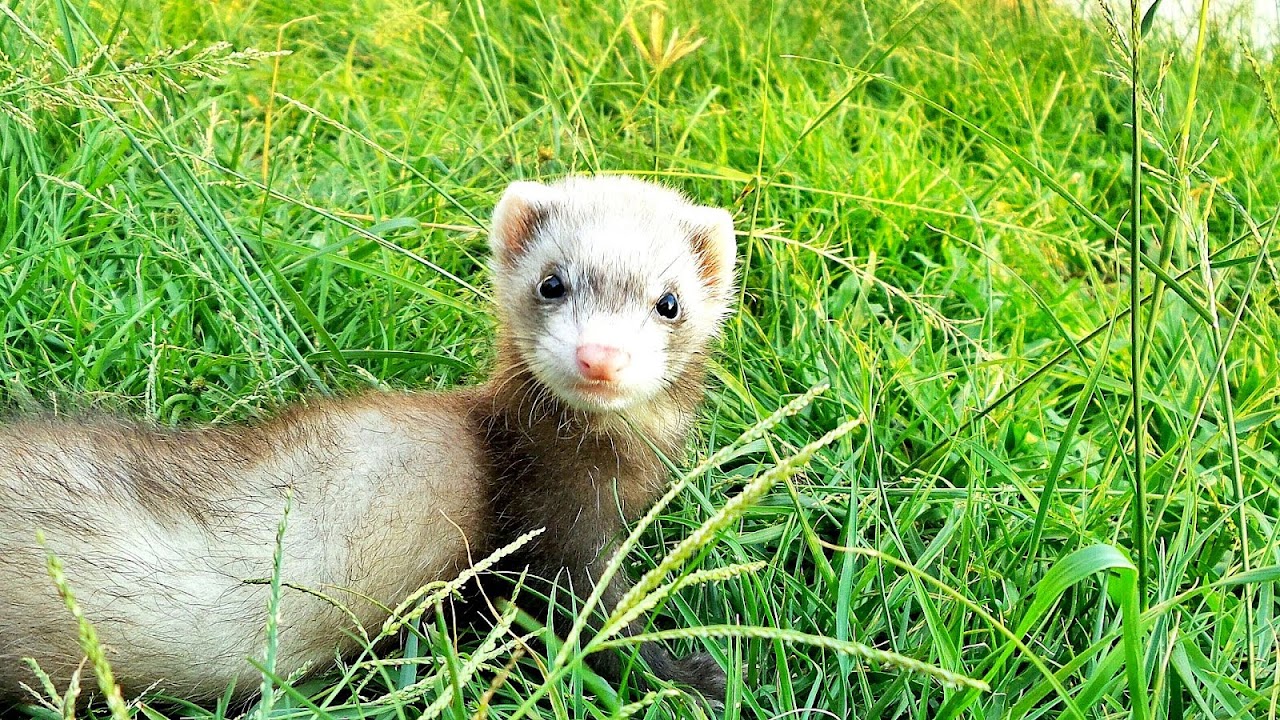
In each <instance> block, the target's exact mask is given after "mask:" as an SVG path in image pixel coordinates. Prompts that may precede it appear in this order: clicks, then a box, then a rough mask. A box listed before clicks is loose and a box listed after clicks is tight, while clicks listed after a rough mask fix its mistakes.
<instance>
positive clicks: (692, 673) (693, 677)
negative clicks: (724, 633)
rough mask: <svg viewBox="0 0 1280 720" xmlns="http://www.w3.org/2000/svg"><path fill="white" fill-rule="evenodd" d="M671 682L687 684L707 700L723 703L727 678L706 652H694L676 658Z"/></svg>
mask: <svg viewBox="0 0 1280 720" xmlns="http://www.w3.org/2000/svg"><path fill="white" fill-rule="evenodd" d="M668 679H669V680H671V681H672V682H675V683H679V684H681V685H688V686H689V687H691V688H693V689H694V690H696V691H697V692H698V694H700V695H702V697H704V698H706V699H707V700H709V701H711V702H713V703H715V704H717V705H721V706H723V705H724V697H725V689H726V687H727V686H728V684H729V678H728V676H727V675H725V672H724V669H723V668H721V667H720V663H718V662H716V660H715V658H713V657H711V655H710V654H708V653H694V654H692V655H686V656H685V657H682V658H680V659H679V660H676V661H675V663H674V667H673V669H672V673H671V677H670V678H668Z"/></svg>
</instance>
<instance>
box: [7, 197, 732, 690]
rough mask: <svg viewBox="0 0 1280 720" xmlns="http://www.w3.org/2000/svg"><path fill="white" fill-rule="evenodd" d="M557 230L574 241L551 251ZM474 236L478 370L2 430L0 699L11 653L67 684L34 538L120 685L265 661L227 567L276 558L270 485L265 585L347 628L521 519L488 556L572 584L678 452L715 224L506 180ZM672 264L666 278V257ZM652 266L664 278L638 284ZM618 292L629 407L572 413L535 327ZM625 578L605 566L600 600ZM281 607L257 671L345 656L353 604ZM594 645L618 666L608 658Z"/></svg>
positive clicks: (728, 265) (599, 307) (327, 610)
mask: <svg viewBox="0 0 1280 720" xmlns="http://www.w3.org/2000/svg"><path fill="white" fill-rule="evenodd" d="M686 216H692V219H691V220H689V221H688V224H683V223H684V221H682V220H680V218H684V217H686ZM596 221H598V222H596ZM602 223H604V224H602ZM609 223H612V224H611V225H610V224H609ZM588 236H589V237H591V238H592V239H591V241H590V243H587V240H586V238H587V237H588ZM570 241H572V242H576V243H578V245H576V247H577V250H576V251H567V250H565V248H572V247H575V246H574V245H573V244H572V243H571V242H570ZM490 243H491V248H492V249H493V252H494V254H495V268H496V270H497V278H496V280H497V282H496V286H497V290H498V293H497V295H498V297H499V313H500V315H501V321H502V327H503V330H502V331H501V334H500V337H499V341H498V363H497V369H496V371H495V373H494V375H493V377H492V379H491V380H490V381H489V382H488V383H486V384H484V385H481V386H479V387H474V388H467V389H463V390H458V391H456V392H453V393H447V394H401V395H393V394H381V393H370V394H366V395H361V396H357V397H354V398H348V399H344V400H333V401H317V402H312V403H309V404H306V405H299V406H297V407H295V408H292V409H290V410H289V411H287V412H286V413H284V414H283V415H281V416H280V417H278V418H276V419H274V420H272V421H269V422H267V423H263V424H259V425H251V426H236V427H221V428H198V429H186V430H169V431H165V430H156V429H152V428H147V427H142V426H138V425H131V424H127V423H122V422H119V421H115V420H94V421H79V422H75V421H67V420H61V419H57V418H33V419H28V420H22V421H18V422H15V423H10V424H7V425H0V557H3V558H4V559H3V562H0V695H3V696H9V697H14V696H16V695H17V694H18V692H19V682H21V681H27V682H30V681H32V680H33V679H34V677H33V676H32V675H31V673H30V672H29V671H28V670H26V669H25V668H24V667H23V666H22V665H21V659H22V658H26V657H31V658H34V659H36V660H37V661H38V662H39V663H40V666H41V667H42V668H43V669H44V670H45V671H46V672H48V673H49V674H50V675H51V677H53V678H54V680H55V682H56V683H58V685H59V686H60V687H65V686H66V685H67V683H68V682H69V681H70V679H71V674H72V672H73V671H74V669H75V667H76V666H77V665H78V663H79V661H80V657H81V652H80V649H79V647H78V644H77V641H76V627H75V623H74V622H73V621H72V619H71V617H70V616H69V614H68V612H67V610H66V609H65V608H64V607H63V604H62V601H61V600H60V598H59V597H58V595H57V593H56V592H55V590H54V588H53V586H52V584H51V583H50V582H48V579H47V577H46V573H45V548H42V547H40V546H39V545H37V543H36V542H35V537H36V534H37V531H41V532H43V533H44V535H45V537H46V539H47V543H46V547H47V549H48V551H51V552H53V553H54V554H56V555H57V556H58V557H59V558H60V559H61V560H62V562H63V563H64V565H65V570H66V576H67V578H68V579H69V581H70V584H71V587H72V589H73V590H74V591H75V593H76V596H77V600H78V602H79V604H80V606H81V607H82V608H83V610H84V614H85V617H86V618H88V619H89V620H90V621H91V622H93V623H94V624H95V626H96V627H97V630H98V632H99V635H100V638H101V640H102V642H103V643H104V645H105V646H106V647H107V649H108V657H109V659H110V660H111V661H112V664H113V669H114V671H115V674H116V678H117V680H118V681H119V682H120V683H121V685H122V686H123V687H124V689H125V690H126V692H129V693H137V692H141V691H144V690H146V689H147V688H150V687H153V686H154V687H157V688H159V689H162V690H164V691H165V692H168V693H171V694H175V695H178V696H182V697H188V698H199V697H212V696H215V695H218V694H220V693H221V692H223V690H224V689H225V687H226V686H227V684H228V683H231V682H235V683H236V684H237V687H238V688H239V690H240V691H241V692H242V693H243V692H244V691H247V690H249V689H250V688H252V687H253V686H254V685H255V684H256V682H257V681H258V679H259V674H258V673H257V671H255V670H254V669H253V668H252V667H251V666H250V664H249V663H248V662H247V661H246V658H249V657H261V651H262V648H263V644H264V637H265V631H264V626H265V620H266V607H267V597H268V595H267V593H268V588H267V587H265V586H264V585H262V584H261V583H247V582H246V581H248V580H261V579H263V578H267V577H270V576H271V574H272V572H273V552H274V549H275V543H276V530H277V527H278V526H279V524H280V522H281V518H282V515H283V511H284V507H285V504H286V498H291V503H292V505H291V508H292V509H291V511H290V513H289V515H288V532H287V533H286V534H285V536H284V542H283V551H284V554H283V561H282V563H281V568H282V579H283V580H284V581H285V582H286V583H288V584H292V585H298V586H302V587H305V588H309V589H311V590H318V591H321V592H323V593H325V594H326V595H328V596H330V597H336V598H337V599H338V600H340V601H342V602H344V603H345V604H346V605H347V606H348V607H349V608H350V610H351V612H352V613H353V614H354V616H355V619H356V620H357V621H358V622H359V623H360V625H361V626H362V627H363V628H364V629H365V630H366V631H370V632H372V631H374V629H375V628H377V626H378V625H380V623H382V621H383V620H384V619H385V617H386V610H385V608H387V607H391V606H395V605H397V604H398V603H399V602H400V601H401V600H402V599H403V598H405V597H406V596H407V595H408V594H409V593H411V592H413V591H414V590H415V589H417V588H419V587H421V586H422V585H424V584H426V583H429V582H431V581H433V580H439V579H445V578H451V577H455V576H456V575H457V573H458V572H459V570H460V569H461V568H462V567H464V566H465V564H466V563H467V562H468V560H469V559H476V558H479V557H483V556H484V555H486V554H488V553H489V552H490V551H492V550H494V549H496V548H498V547H501V546H503V545H505V544H507V543H509V542H510V541H512V540H514V539H515V538H516V537H518V536H520V535H522V534H524V533H526V532H528V531H531V530H535V529H538V528H546V532H544V533H543V534H542V535H540V536H539V537H538V538H536V539H535V540H534V541H533V542H532V543H531V544H530V545H528V546H526V547H525V548H523V549H522V551H521V552H520V554H519V555H517V556H514V557H512V558H509V560H508V562H507V563H506V568H505V569H507V570H515V571H523V570H525V569H528V570H529V571H530V572H531V574H532V575H533V576H534V577H536V578H541V579H543V580H544V581H556V580H561V581H564V582H566V583H567V585H568V587H569V588H570V589H572V590H573V591H574V592H575V593H576V594H578V595H580V596H583V597H585V596H586V595H587V594H588V593H589V592H590V589H591V588H592V586H593V584H594V583H595V578H596V577H598V576H599V572H600V569H601V568H602V566H603V565H604V563H606V562H607V561H608V560H609V559H610V557H611V556H612V554H613V548H614V545H615V542H616V540H617V538H618V536H619V533H620V532H621V531H622V530H623V529H624V528H625V526H626V524H627V522H628V521H630V520H633V519H634V518H635V517H636V516H637V515H639V514H640V513H642V512H643V511H644V510H645V509H647V508H648V507H649V506H650V505H651V504H652V503H653V501H654V499H655V498H656V497H657V496H658V494H659V493H661V491H662V489H663V487H664V486H665V484H666V482H667V472H666V469H665V465H664V463H663V458H664V457H665V458H667V459H671V460H676V459H678V458H679V457H680V456H681V454H682V453H683V451H684V445H685V439H686V435H687V432H688V429H689V424H690V422H691V419H692V417H693V414H694V411H695V409H696V407H697V404H698V402H699V400H700V399H701V395H702V384H703V382H702V381H703V353H704V352H705V351H706V348H707V344H708V343H709V342H710V340H711V338H712V337H713V336H714V334H715V332H716V330H717V329H718V327H719V323H720V319H721V318H722V317H723V314H724V312H726V311H727V303H728V297H729V294H730V289H731V285H732V266H733V249H734V248H733V232H732V218H731V217H730V216H729V215H728V214H727V213H725V212H724V211H722V210H713V209H710V208H699V207H696V206H692V205H689V204H688V203H687V201H685V200H684V199H683V198H682V197H681V196H679V195H677V194H675V193H672V192H671V191H669V190H665V189H662V188H658V187H656V186H652V185H649V184H646V183H641V182H639V181H635V180H629V179H616V178H615V179H570V180H566V181H564V183H563V184H562V185H559V186H555V187H552V188H546V187H542V186H538V185H535V184H532V183H517V184H514V185H513V186H512V189H509V190H508V192H507V193H506V194H505V195H504V198H503V200H502V201H500V202H499V204H498V207H497V208H496V210H495V220H494V227H493V234H492V236H491V238H490ZM584 243H585V244H584ZM638 243H641V244H638ZM637 249H639V250H641V251H642V252H639V253H637V252H634V251H635V250H637ZM552 250H555V251H556V252H555V253H553V252H551V251H552ZM650 250H651V251H653V252H643V251H650ZM539 252H541V253H542V255H538V253H539ZM556 253H559V254H558V255H557V254H556ZM655 253H656V254H662V256H663V257H664V258H666V259H665V260H663V264H664V265H666V267H665V268H664V267H661V266H658V265H656V264H655V263H654V262H653V257H654V256H655ZM543 256H545V259H546V261H548V262H552V263H556V268H555V270H556V271H557V272H561V273H564V275H565V280H566V282H567V283H568V285H569V287H570V290H569V291H568V295H567V296H566V297H565V299H564V300H563V302H542V301H540V300H538V299H536V296H535V295H534V289H535V288H536V287H537V283H538V282H540V281H541V279H542V278H543V277H545V275H544V274H542V273H543V271H544V268H542V267H537V265H538V263H540V262H542V261H543V260H541V259H539V258H540V257H543ZM570 265H573V267H569V266H570ZM695 265H696V266H697V267H698V268H699V270H698V272H694V271H693V268H694V266H695ZM673 268H674V269H675V270H677V271H678V270H685V271H686V272H685V273H683V274H681V273H679V272H675V273H674V274H673V275H670V276H668V275H667V273H668V271H670V270H672V269H673ZM681 278H683V280H681ZM656 280H660V281H662V282H663V283H666V284H667V285H668V286H669V287H665V286H664V287H658V288H656V289H654V288H650V287H649V285H651V284H654V281H656ZM679 283H683V287H676V285H677V284H679ZM655 290H656V292H657V293H658V295H657V296H654V295H653V292H655ZM668 291H675V292H679V293H681V294H682V295H681V302H682V307H683V308H685V309H684V310H683V311H682V312H681V313H680V316H679V317H678V318H676V319H675V320H672V321H671V322H669V323H668V322H666V321H664V320H661V319H656V318H655V316H653V312H652V307H653V305H652V303H653V302H654V301H655V300H656V299H657V297H658V296H661V293H662V292H668ZM636 310H638V311H639V312H638V313H633V315H637V316H638V317H640V318H641V320H639V321H636V320H634V319H633V320H632V322H638V324H637V325H636V326H635V331H636V332H637V333H645V334H646V335H645V337H646V338H647V339H646V342H647V343H649V344H648V345H643V344H642V345H637V346H636V348H637V349H638V350H637V351H638V352H643V353H649V355H648V358H649V359H651V360H652V359H653V358H662V360H661V361H660V362H659V361H652V362H649V363H648V365H647V366H643V367H644V368H646V369H645V372H647V373H648V375H647V376H646V378H647V380H646V382H647V384H642V385H641V386H639V387H642V388H644V390H643V391H640V390H636V389H635V386H631V387H629V388H628V389H627V392H628V393H629V394H628V399H629V401H628V403H627V404H626V405H625V406H624V407H621V408H613V409H598V410H584V409H581V407H583V406H584V405H583V404H582V403H579V404H577V405H574V404H571V403H570V402H569V400H567V399H566V397H567V395H566V392H567V391H566V390H565V388H564V387H559V386H556V387H557V389H556V390H554V391H553V388H552V387H551V386H552V385H555V383H556V382H560V380H557V379H556V378H561V379H563V375H559V376H555V375H554V373H553V377H552V379H551V380H548V379H547V377H548V376H546V375H539V373H545V372H552V371H556V372H560V371H563V366H564V365H565V360H564V358H563V357H561V356H560V355H555V354H552V355H551V356H547V355H546V352H545V351H546V350H547V348H545V347H543V348H542V351H543V354H542V355H539V351H538V341H539V340H541V339H548V338H553V339H554V343H553V344H554V345H555V347H554V348H553V349H554V350H564V349H569V350H570V351H571V350H572V348H573V343H575V342H581V340H579V339H576V338H575V337H571V336H568V335H566V333H569V330H567V329H566V328H568V327H569V326H570V324H571V321H573V322H576V321H577V320H579V319H581V318H583V317H586V316H588V315H590V314H591V313H594V312H602V313H604V314H605V315H604V316H607V314H608V312H610V311H614V312H617V313H618V315H617V317H628V316H627V315H626V313H625V312H623V311H628V312H630V311H636ZM557 328H558V329H557ZM557 333H559V334H557ZM628 340H629V339H624V341H628ZM642 359H643V358H642ZM568 362H569V363H572V362H573V361H572V360H571V359H570V360H569V361H568ZM556 363H558V364H559V366H558V367H552V366H553V365H555V364H556ZM636 364H637V365H638V366H639V365H642V364H641V363H636ZM570 395H571V393H570ZM585 406H588V407H595V406H591V405H589V404H586V405H585ZM602 407H603V406H602ZM650 442H652V443H653V445H652V446H651V445H650ZM627 587H628V585H627V580H626V578H625V576H623V575H622V574H619V576H618V577H615V578H614V579H613V580H612V581H611V582H610V584H609V586H608V587H607V588H606V589H605V592H604V594H603V606H604V608H606V609H611V608H612V607H613V606H614V605H615V604H616V602H617V601H618V600H619V599H620V598H621V597H622V595H623V594H624V593H625V592H626V590H627ZM281 605H282V617H281V625H280V634H279V638H280V646H279V651H278V655H277V666H276V671H277V674H279V675H283V676H288V675H291V674H293V673H297V672H302V671H305V670H316V669H322V668H323V667H325V666H327V665H328V664H329V663H330V662H331V660H332V658H333V654H334V652H335V651H337V652H339V653H341V654H350V653H352V652H353V651H355V650H356V649H357V647H358V644H357V643H356V642H355V641H354V640H353V639H352V630H353V628H351V627H350V620H349V618H348V617H347V616H346V615H345V614H344V613H342V612H340V611H339V610H338V609H336V608H334V607H332V605H330V604H329V603H327V602H326V601H324V600H322V599H320V598H317V597H315V596H314V595H312V594H308V593H306V592H303V591H300V590H294V589H286V590H285V592H284V594H283V597H282V600H281ZM638 629H639V628H638V627H632V628H628V632H633V633H634V632H636V631H637V630H638ZM641 654H642V655H643V656H644V658H645V659H646V661H647V662H648V664H649V666H650V667H651V668H652V670H653V671H654V672H655V673H656V674H657V675H658V676H660V677H662V678H665V679H669V680H675V681H678V682H682V683H684V684H687V685H691V686H693V687H694V688H696V689H698V690H699V691H700V692H702V693H703V694H704V695H706V696H708V697H710V698H713V699H720V698H721V697H722V696H723V693H724V686H725V676H724V673H723V671H722V670H721V669H720V668H719V666H718V665H716V664H715V663H714V662H713V661H712V660H711V659H710V658H709V657H708V656H706V655H695V656H692V657H690V658H685V659H683V660H676V659H674V658H672V657H671V656H670V655H669V654H668V653H667V652H666V651H665V650H663V649H662V648H661V647H659V646H657V645H653V644H646V645H645V646H643V647H642V648H641ZM593 661H594V662H595V663H596V666H597V669H599V670H600V671H602V672H603V673H605V674H606V675H609V676H612V677H615V678H616V677H617V676H618V675H619V671H620V667H619V665H620V663H619V660H618V657H616V656H613V655H608V654H604V655H597V656H593ZM87 680H88V679H87V678H86V682H87Z"/></svg>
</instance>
